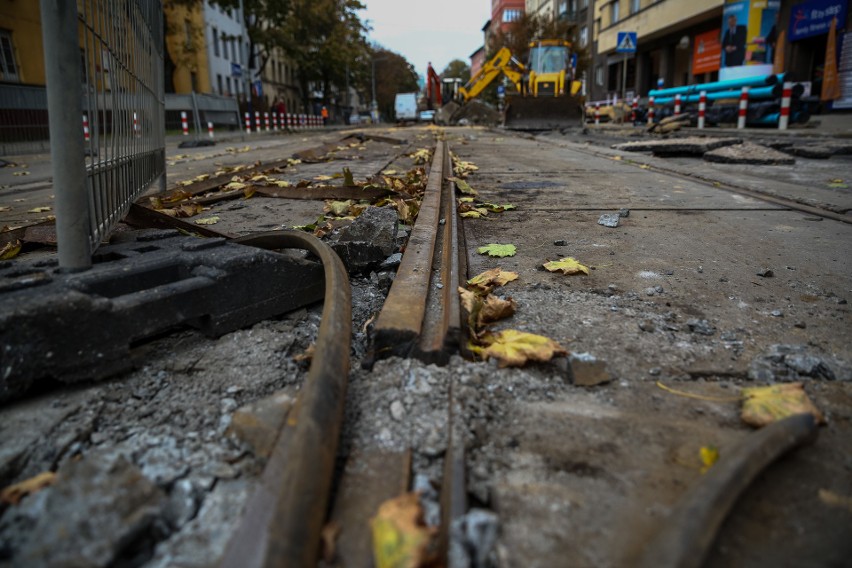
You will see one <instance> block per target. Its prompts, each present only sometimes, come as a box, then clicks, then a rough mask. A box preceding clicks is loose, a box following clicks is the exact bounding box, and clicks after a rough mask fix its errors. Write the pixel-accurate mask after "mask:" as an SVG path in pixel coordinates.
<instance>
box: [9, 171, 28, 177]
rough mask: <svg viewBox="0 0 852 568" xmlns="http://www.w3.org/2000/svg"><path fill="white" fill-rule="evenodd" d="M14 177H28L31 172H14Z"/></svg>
mask: <svg viewBox="0 0 852 568" xmlns="http://www.w3.org/2000/svg"><path fill="white" fill-rule="evenodd" d="M12 175H13V176H28V175H30V172H14V173H13V174H12Z"/></svg>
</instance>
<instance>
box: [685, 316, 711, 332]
mask: <svg viewBox="0 0 852 568" xmlns="http://www.w3.org/2000/svg"><path fill="white" fill-rule="evenodd" d="M686 326H687V327H688V328H689V331H691V332H692V333H697V334H699V335H713V334H714V333H716V327H715V326H714V325H713V324H712V323H710V322H709V321H707V320H706V319H690V320H687V322H686Z"/></svg>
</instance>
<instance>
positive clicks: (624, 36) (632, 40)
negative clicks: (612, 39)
mask: <svg viewBox="0 0 852 568" xmlns="http://www.w3.org/2000/svg"><path fill="white" fill-rule="evenodd" d="M615 52H616V53H623V54H624V62H623V63H622V67H623V68H622V70H621V100H626V98H627V56H628V55H630V54H631V53H636V32H618V41H617V43H616V46H615Z"/></svg>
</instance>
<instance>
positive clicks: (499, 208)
mask: <svg viewBox="0 0 852 568" xmlns="http://www.w3.org/2000/svg"><path fill="white" fill-rule="evenodd" d="M479 206H480V207H484V208H486V209H488V210H489V211H491V212H492V213H502V212H503V211H511V210H512V209H517V208H516V207H515V206H514V205H512V204H511V203H506V204H504V205H498V204H496V203H480V204H479Z"/></svg>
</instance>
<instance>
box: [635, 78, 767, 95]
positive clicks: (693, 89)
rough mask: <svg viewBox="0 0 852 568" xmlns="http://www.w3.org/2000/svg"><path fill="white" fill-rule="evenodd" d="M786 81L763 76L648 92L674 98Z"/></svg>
mask: <svg viewBox="0 0 852 568" xmlns="http://www.w3.org/2000/svg"><path fill="white" fill-rule="evenodd" d="M783 81H784V75H783V74H781V75H762V76H760V77H747V78H744V79H730V80H728V81H716V82H715V83H704V84H698V85H687V86H685V87H672V88H671V89H654V90H651V91H648V96H649V97H654V98H655V99H656V97H673V96H675V95H691V94H693V93H699V92H701V91H707V94H708V95H709V94H710V92H711V91H723V90H730V89H742V88H743V87H765V86H772V85H775V84H776V83H781V82H783Z"/></svg>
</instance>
